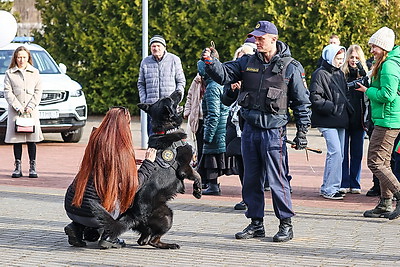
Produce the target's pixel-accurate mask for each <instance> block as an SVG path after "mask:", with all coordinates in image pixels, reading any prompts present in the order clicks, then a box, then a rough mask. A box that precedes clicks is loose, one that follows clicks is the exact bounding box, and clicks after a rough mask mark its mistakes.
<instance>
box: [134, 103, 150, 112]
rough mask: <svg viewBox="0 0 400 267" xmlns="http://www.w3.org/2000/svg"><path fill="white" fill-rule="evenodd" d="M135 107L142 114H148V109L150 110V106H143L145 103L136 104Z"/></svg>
mask: <svg viewBox="0 0 400 267" xmlns="http://www.w3.org/2000/svg"><path fill="white" fill-rule="evenodd" d="M137 106H138V107H139V108H140V109H141V110H143V111H144V112H147V113H148V112H149V109H150V106H151V105H150V104H145V103H138V104H137Z"/></svg>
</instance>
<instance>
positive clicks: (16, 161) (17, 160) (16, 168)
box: [11, 159, 22, 178]
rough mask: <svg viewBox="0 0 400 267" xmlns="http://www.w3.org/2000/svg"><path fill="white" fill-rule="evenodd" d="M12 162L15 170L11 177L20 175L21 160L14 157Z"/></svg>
mask: <svg viewBox="0 0 400 267" xmlns="http://www.w3.org/2000/svg"><path fill="white" fill-rule="evenodd" d="M14 164H15V170H14V172H13V173H12V175H11V177H12V178H19V177H21V176H22V170H21V160H20V159H16V160H15V163H14Z"/></svg>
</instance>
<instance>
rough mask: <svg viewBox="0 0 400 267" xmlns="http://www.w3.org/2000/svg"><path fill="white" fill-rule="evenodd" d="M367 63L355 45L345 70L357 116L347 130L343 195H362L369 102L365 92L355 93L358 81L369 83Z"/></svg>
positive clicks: (350, 50) (362, 53) (343, 166)
mask: <svg viewBox="0 0 400 267" xmlns="http://www.w3.org/2000/svg"><path fill="white" fill-rule="evenodd" d="M367 69H368V68H367V64H366V61H365V56H364V52H363V51H362V49H361V47H360V46H359V45H351V46H350V47H349V49H348V50H347V53H346V59H345V63H344V64H343V66H342V71H343V73H344V75H345V77H346V79H347V82H348V98H349V101H350V104H351V106H352V107H353V109H354V113H353V114H352V116H351V117H350V123H349V128H348V129H346V133H345V143H344V159H343V163H342V183H341V186H340V187H341V188H340V190H339V192H340V193H342V194H346V193H352V194H360V193H361V186H360V177H361V162H362V158H363V150H364V149H363V148H364V136H365V130H366V123H365V121H366V111H367V104H366V103H367V101H366V97H365V95H364V94H363V93H362V92H359V91H357V90H355V89H356V88H357V87H358V85H357V83H356V82H357V81H362V82H363V83H364V84H366V85H367V84H368V77H367V72H366V70H367Z"/></svg>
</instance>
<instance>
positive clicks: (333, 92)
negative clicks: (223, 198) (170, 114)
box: [4, 21, 400, 248]
mask: <svg viewBox="0 0 400 267" xmlns="http://www.w3.org/2000/svg"><path fill="white" fill-rule="evenodd" d="M278 37H279V35H278V29H277V28H276V26H275V25H274V24H273V23H271V22H269V21H259V22H258V23H257V25H256V26H255V28H254V30H253V31H252V32H250V33H249V34H248V38H247V39H246V40H245V42H244V43H243V44H242V45H241V46H240V47H239V48H238V49H237V50H236V52H235V55H234V56H233V60H231V61H227V62H225V63H221V62H220V60H219V55H218V52H217V50H216V49H215V47H213V46H211V47H209V48H205V49H204V50H203V51H202V52H201V54H200V58H199V61H198V62H197V67H198V74H197V76H196V77H195V78H194V79H193V81H192V83H191V86H190V88H189V91H188V95H187V99H186V104H185V107H184V113H183V116H184V117H185V118H187V119H188V125H189V128H188V129H189V131H188V132H189V134H190V135H191V136H192V139H193V140H194V142H193V145H194V147H195V152H196V153H195V157H194V161H193V166H195V167H196V169H197V171H198V173H199V174H200V175H201V178H202V186H203V194H204V195H215V196H219V195H221V194H222V192H221V191H222V190H221V186H220V182H219V180H218V179H219V177H220V176H222V175H231V174H236V175H238V176H239V179H240V182H241V185H242V201H241V202H239V203H237V204H236V205H235V207H234V208H235V209H238V210H246V212H245V215H246V217H247V218H249V219H250V220H251V222H250V224H249V225H248V226H247V227H246V228H244V229H243V230H242V231H241V232H238V233H236V235H235V237H236V238H237V239H247V238H255V237H263V236H265V231H264V224H263V218H264V205H265V203H264V201H265V199H264V191H271V196H272V202H273V208H274V212H275V215H276V217H277V218H278V219H279V230H278V232H277V233H276V234H275V235H274V237H273V241H274V242H286V241H289V240H291V239H292V238H293V225H292V221H291V217H293V216H294V214H295V213H294V211H293V209H292V201H291V192H292V189H291V186H290V180H291V176H290V174H289V162H288V157H287V146H286V142H287V141H289V140H287V137H286V126H287V124H288V122H289V112H288V110H289V109H291V110H292V114H293V120H294V123H295V125H296V129H297V131H296V135H295V138H294V139H293V141H289V142H291V143H292V144H293V145H292V147H293V148H295V149H307V148H308V147H307V143H308V142H307V132H308V128H309V127H315V128H317V129H318V130H319V131H320V133H321V135H322V136H323V138H324V139H325V142H326V148H327V153H326V161H325V167H324V174H323V177H322V185H321V188H320V195H321V197H323V198H326V199H329V200H342V199H343V198H344V196H345V194H348V193H351V194H360V193H361V192H362V191H361V186H360V179H361V162H362V158H363V144H364V140H365V138H369V139H370V141H369V147H368V154H367V164H368V167H369V169H370V170H371V172H372V174H373V177H374V178H373V181H374V185H373V187H372V188H371V189H370V190H369V191H368V192H367V195H368V196H379V203H378V205H377V206H376V207H375V208H373V209H371V210H367V211H365V212H364V216H365V217H374V218H389V219H390V220H392V219H396V218H399V217H400V183H399V180H398V178H400V161H399V159H400V155H398V153H399V152H400V148H399V147H400V145H399V139H400V135H399V133H400V93H399V92H400V48H399V46H396V45H395V34H394V32H393V30H391V29H389V28H387V27H382V28H381V29H379V30H378V31H376V32H375V33H374V34H373V35H372V36H371V37H370V38H369V40H368V44H369V46H370V51H369V52H370V53H371V54H372V57H371V58H370V59H368V60H367V59H366V57H365V54H364V52H363V50H362V49H361V47H360V46H359V45H358V44H352V45H350V46H349V47H348V48H346V47H344V46H341V45H340V40H339V37H338V36H337V35H332V36H331V37H330V39H329V44H328V45H326V46H325V47H324V48H323V50H322V53H321V58H320V59H319V61H318V65H317V67H316V70H315V71H314V72H313V73H312V75H311V80H310V81H309V82H308V83H307V82H306V80H305V74H304V69H303V66H302V65H301V63H300V62H298V61H297V60H295V59H294V58H293V57H292V54H291V51H290V48H289V46H288V45H287V44H285V43H284V42H282V41H280V40H278ZM166 47H167V42H166V41H165V39H164V38H163V37H162V36H160V35H155V36H153V37H152V38H151V39H150V50H151V55H150V56H148V57H146V58H144V59H143V60H142V62H141V64H140V73H139V79H138V88H139V96H140V101H141V102H142V103H150V104H151V103H154V102H155V101H157V100H158V99H160V98H162V97H168V96H169V95H170V94H171V93H172V92H173V91H175V90H178V91H181V92H182V95H183V92H184V88H185V84H186V79H185V75H184V72H183V68H182V64H181V61H180V59H179V57H178V56H176V55H174V54H172V53H169V52H167V50H166ZM4 84H5V90H4V91H5V98H6V100H7V101H8V103H9V109H8V114H9V118H8V125H7V134H6V139H5V141H6V142H8V143H13V145H14V146H13V148H14V156H15V170H14V172H13V174H12V177H14V178H18V177H21V176H22V173H21V153H22V144H23V143H27V144H28V152H29V157H30V170H29V177H32V178H35V177H38V174H37V172H36V162H35V160H36V145H35V143H36V142H38V141H41V140H42V139H43V137H42V133H41V131H40V126H39V119H38V116H37V113H38V110H37V105H38V104H39V102H40V98H41V94H42V89H41V83H40V75H39V73H38V71H37V69H35V68H34V67H33V66H32V58H31V56H30V52H29V51H28V50H27V49H25V48H24V47H20V48H18V49H17V50H16V51H15V52H14V55H13V58H12V62H11V65H10V68H9V69H8V70H7V72H6V76H5V83H4ZM307 84H308V86H307ZM22 116H27V117H30V118H32V121H33V126H36V127H35V128H36V130H35V131H34V132H30V131H27V130H25V132H18V130H17V129H16V127H17V126H18V125H16V120H17V118H19V117H22ZM129 122H130V114H129V111H128V110H127V109H126V108H124V107H114V108H112V109H110V111H109V112H108V113H107V114H106V117H105V118H104V120H103V122H102V123H101V125H100V126H99V128H98V129H95V130H94V131H93V132H92V134H91V136H90V140H89V143H88V147H87V148H86V151H85V156H84V158H83V161H82V165H81V168H80V170H79V173H78V174H77V176H76V178H75V180H74V182H73V183H72V184H71V186H70V187H69V189H68V192H67V194H66V203H65V204H66V206H65V207H66V210H67V214H68V216H69V218H71V220H72V223H70V224H68V225H67V226H66V227H65V229H64V230H65V232H66V234H67V235H68V240H69V243H70V244H71V245H73V246H85V245H86V243H85V240H86V241H94V240H98V239H99V238H100V245H101V246H102V247H105V248H108V247H123V246H125V243H124V242H123V240H120V239H118V238H116V239H112V240H111V239H109V238H108V237H107V235H106V234H104V233H103V234H101V231H99V229H100V228H101V225H100V224H99V223H98V222H96V220H95V218H94V216H93V214H92V213H91V210H90V208H89V207H88V204H87V201H88V199H91V200H92V201H98V202H100V203H101V204H102V205H103V206H104V208H105V209H106V210H107V211H109V212H110V213H111V214H112V216H113V217H114V218H117V217H118V215H119V214H120V213H121V212H124V211H125V210H126V209H127V208H128V207H129V206H130V205H131V203H132V201H133V199H134V195H135V192H136V191H137V190H138V188H140V184H141V181H142V180H143V179H146V177H147V176H149V175H151V172H152V170H153V168H152V166H154V164H156V163H155V162H154V160H155V157H156V155H155V153H156V152H155V151H154V150H149V151H147V153H146V160H145V161H144V164H143V165H142V166H141V167H140V169H137V168H136V163H135V159H134V152H133V145H132V143H131V142H132V140H131V138H132V137H131V134H130V126H128V125H130V123H129ZM147 122H148V126H149V127H148V134H149V135H150V134H159V133H152V132H151V127H150V124H151V117H148V118H147ZM29 129H31V128H29ZM127 140H130V141H127ZM99 166H102V167H99ZM396 177H397V178H396ZM121 185H125V186H127V187H126V188H125V187H124V186H122V187H124V188H121ZM393 201H395V202H396V207H395V208H393Z"/></svg>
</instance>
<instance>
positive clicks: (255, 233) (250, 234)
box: [235, 218, 265, 239]
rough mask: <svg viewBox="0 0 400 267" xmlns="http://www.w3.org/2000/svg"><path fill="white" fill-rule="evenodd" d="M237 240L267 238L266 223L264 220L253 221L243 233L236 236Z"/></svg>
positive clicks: (255, 219)
mask: <svg viewBox="0 0 400 267" xmlns="http://www.w3.org/2000/svg"><path fill="white" fill-rule="evenodd" d="M235 237H236V239H248V238H254V237H265V231H264V221H263V219H262V218H254V219H251V223H250V224H249V225H248V226H247V227H246V228H244V229H243V231H241V232H239V233H236V234H235Z"/></svg>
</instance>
